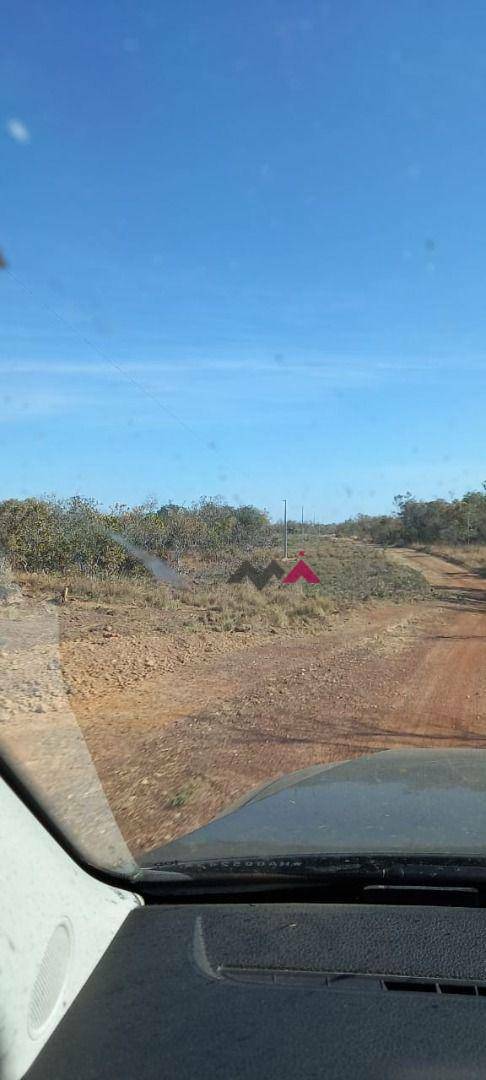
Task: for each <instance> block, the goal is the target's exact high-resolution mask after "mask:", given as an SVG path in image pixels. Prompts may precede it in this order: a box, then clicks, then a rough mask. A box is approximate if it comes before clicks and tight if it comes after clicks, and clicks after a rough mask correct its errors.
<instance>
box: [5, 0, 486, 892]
mask: <svg viewBox="0 0 486 1080" xmlns="http://www.w3.org/2000/svg"><path fill="white" fill-rule="evenodd" d="M4 24H5V26H6V28H7V29H6V32H5V35H4V37H3V40H2V43H1V46H0V54H1V61H2V84H3V96H2V101H3V104H2V117H1V124H0V127H1V131H0V138H1V142H2V189H3V210H4V212H3V215H2V225H1V232H0V304H1V309H2V316H1V321H2V335H1V340H0V372H1V382H2V394H1V410H2V439H3V453H2V455H1V458H0V753H1V754H2V755H3V756H4V757H5V758H6V759H7V760H8V761H10V762H13V763H14V768H15V769H16V770H17V771H18V772H19V773H20V774H21V776H22V777H23V779H24V783H26V784H27V786H28V787H29V788H30V789H31V791H32V792H33V793H34V794H35V795H36V797H37V798H38V799H39V800H40V801H41V802H42V803H43V805H44V807H45V808H46V809H47V811H48V813H49V814H50V815H51V817H52V819H53V820H54V821H56V822H57V824H58V825H59V826H60V827H61V829H62V830H63V831H64V832H65V833H66V835H67V836H68V837H69V838H70V840H71V843H73V844H74V845H75V847H76V848H77V849H78V850H79V851H80V853H82V855H83V857H84V858H86V859H88V861H90V862H91V863H93V864H96V865H98V866H102V867H106V868H107V869H116V870H117V871H119V872H122V873H126V874H131V873H134V872H136V869H137V867H138V866H139V865H142V866H143V867H145V868H150V867H153V866H159V867H163V866H169V865H171V864H172V863H174V862H177V861H178V860H179V861H186V862H190V860H191V859H197V858H202V854H201V852H203V854H204V858H205V859H211V858H214V859H218V858H220V857H221V858H222V857H224V858H225V859H228V858H229V859H231V858H232V857H233V856H234V858H235V859H237V858H238V857H239V855H241V854H242V853H243V854H244V856H245V858H250V857H251V856H252V855H255V856H258V857H265V856H274V855H275V854H276V853H278V854H279V856H282V857H284V856H285V855H289V856H292V855H296V854H298V853H300V854H302V853H304V854H305V853H306V852H314V853H316V852H321V853H322V854H323V855H325V854H326V853H331V852H351V853H352V852H357V851H369V852H371V853H372V852H374V851H381V852H401V853H403V854H407V853H412V852H417V851H419V852H422V853H432V854H433V853H439V852H446V853H447V852H448V853H450V854H457V853H464V854H468V855H470V854H474V855H480V856H482V855H485V854H486V848H485V841H484V839H483V837H484V836H486V831H485V830H484V829H482V824H481V823H482V821H483V818H484V816H485V811H484V806H485V799H484V790H483V788H484V781H483V777H484V771H483V757H482V753H483V752H484V750H486V737H485V733H486V701H485V688H486V687H485V678H486V676H485V671H486V666H485V663H484V660H485V658H486V626H485V622H484V621H483V620H484V619H485V612H486V607H485V600H486V473H485V471H484V463H483V462H482V456H481V449H482V445H483V441H484V438H483V429H484V416H483V413H484V397H483V395H484V389H485V382H486V370H485V361H484V348H485V340H484V314H483V306H484V297H483V292H484V290H483V278H484V271H485V267H486V261H485V253H484V244H483V228H484V227H485V222H486V218H485V210H484V195H483V192H484V187H485V181H486V159H485V153H484V149H483V147H484V137H483V119H484V113H485V106H486V61H485V58H484V50H483V49H482V41H483V38H484V31H485V30H486V12H484V11H482V10H481V6H480V5H477V4H475V3H468V2H466V3H464V4H462V5H458V4H457V3H452V2H449V0H440V2H438V0H437V2H435V0H433V2H431V3H428V4H427V5H424V4H423V3H418V2H415V0H411V2H409V3H407V4H390V3H388V2H385V0H353V2H351V3H346V4H342V3H339V2H337V0H326V2H324V0H322V2H321V0H298V2H297V0H278V2H277V0H258V2H254V0H249V2H247V3H245V4H241V3H238V2H233V0H229V2H222V0H207V2H206V3H204V4H201V3H200V2H197V0H182V2H181V3H179V4H176V5H173V4H168V3H161V2H160V0H144V2H143V3H142V4H140V3H135V0H125V2H124V3H123V4H122V5H120V4H119V3H115V2H114V0H100V2H99V3H97V4H94V5H90V4H82V3H80V2H79V0H65V2H64V3H58V2H57V0H55V2H53V3H49V4H47V5H46V4H40V5H39V4H30V3H25V2H23V0H21V2H20V3H19V2H16V3H13V2H10V0H7V11H6V17H5V20H4ZM308 769H311V770H312V772H311V774H307V772H306V770H308ZM302 770H304V773H303V774H302V775H300V776H297V777H291V778H290V779H288V774H289V773H294V772H296V771H298V772H299V773H302ZM267 784H271V785H272V786H271V787H270V788H269V789H268V790H265V789H264V786H265V785H267ZM275 785H276V786H275ZM262 788H263V789H262ZM255 789H260V790H258V792H257V795H256V796H255V797H254V798H253V797H251V793H252V792H254V791H255ZM250 797H251V802H250V803H248V799H249V798H250ZM242 802H243V803H245V805H244V806H240V809H239V810H238V809H237V810H234V809H233V808H234V807H235V806H236V805H238V804H241V803H242ZM293 808H294V809H293ZM294 811H295V812H294ZM221 814H224V815H225V816H224V817H222V818H220V820H219V821H215V819H216V818H218V815H221ZM484 824H485V826H486V820H485V821H484ZM206 826H207V831H205V832H203V833H198V835H197V837H195V838H194V837H192V836H191V834H192V833H193V832H194V830H198V829H205V827H206Z"/></svg>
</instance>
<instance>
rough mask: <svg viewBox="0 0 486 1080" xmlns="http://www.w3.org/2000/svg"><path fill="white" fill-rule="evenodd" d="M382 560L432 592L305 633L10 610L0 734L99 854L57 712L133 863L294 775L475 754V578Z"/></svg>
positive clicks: (140, 616)
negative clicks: (358, 761)
mask: <svg viewBox="0 0 486 1080" xmlns="http://www.w3.org/2000/svg"><path fill="white" fill-rule="evenodd" d="M390 558H394V559H399V560H401V561H404V562H407V563H408V564H409V565H411V566H413V567H415V568H416V569H418V570H420V571H421V572H422V573H423V574H424V575H425V576H426V578H427V580H428V581H429V582H430V584H431V585H432V587H433V589H434V593H433V597H432V598H431V599H426V600H418V601H411V602H408V601H407V602H403V603H393V602H391V601H386V602H385V601H368V602H366V603H361V604H359V605H358V606H356V607H355V608H354V609H353V610H352V611H351V612H348V614H347V615H343V614H342V613H341V614H339V613H336V614H335V616H330V617H329V619H328V621H327V627H326V629H325V630H323V631H319V633H318V634H309V633H306V632H300V633H297V632H296V633H292V632H290V631H287V632H286V633H285V632H282V633H277V632H274V633H273V634H272V633H263V632H262V633H260V632H259V633H252V634H250V635H246V636H245V635H241V634H226V635H224V634H215V633H213V632H211V631H208V633H207V634H204V633H203V634H192V635H186V636H184V635H183V634H182V633H181V632H180V631H178V632H174V631H172V630H170V629H169V631H167V629H166V628H165V627H164V626H163V625H161V626H158V625H157V620H159V622H160V618H161V616H160V615H157V613H154V614H153V615H152V616H151V618H152V622H150V620H149V616H148V615H147V613H146V612H144V611H143V609H140V611H138V612H137V611H134V612H132V613H131V614H130V613H127V612H125V611H123V610H120V611H117V610H113V611H109V610H108V609H107V608H106V607H105V609H104V610H97V609H96V610H95V609H93V607H91V608H90V607H89V605H88V606H87V605H83V604H82V603H78V602H73V603H72V604H71V605H68V606H67V607H66V608H65V609H62V611H61V612H60V615H59V617H58V615H57V614H56V612H57V611H59V609H56V607H55V605H54V606H52V605H50V604H46V603H44V602H41V603H39V602H38V601H36V600H35V598H30V599H29V597H26V598H24V600H23V603H22V605H20V607H19V609H18V610H17V608H15V610H13V611H12V612H10V613H9V611H6V612H5V613H4V615H5V618H4V622H3V625H2V631H3V635H4V648H3V649H2V650H0V667H1V669H2V681H3V684H4V686H5V688H6V690H5V694H6V696H5V697H4V698H3V701H0V706H2V714H1V722H2V739H3V741H4V743H5V745H7V744H8V745H10V747H11V749H12V751H13V752H15V751H18V750H19V748H20V756H21V757H22V759H23V760H25V759H26V754H27V757H28V758H29V759H30V760H29V761H27V762H26V763H27V764H29V765H30V767H31V768H32V771H33V773H34V775H39V776H40V775H41V773H43V775H44V779H45V781H46V783H47V785H48V787H49V790H50V791H51V799H52V800H54V802H55V801H56V800H57V801H58V803H59V806H60V809H61V810H62V812H63V813H64V811H65V809H66V806H69V807H70V813H71V818H72V822H73V827H74V831H75V833H76V832H77V826H78V823H79V821H82V822H83V829H84V830H86V813H87V810H86V808H87V805H88V802H87V799H88V800H89V805H90V806H91V821H92V829H91V839H90V844H91V845H92V844H93V837H94V838H97V839H99V844H100V847H101V856H100V857H101V858H103V853H104V852H105V851H106V845H107V836H108V834H109V825H108V823H107V813H106V812H105V811H104V810H103V801H102V793H101V789H100V790H99V791H98V792H97V791H96V784H94V785H93V783H92V782H91V781H90V780H89V770H87V769H86V767H85V765H83V761H84V757H83V754H86V749H85V747H84V748H83V746H82V740H81V741H80V737H79V728H78V726H77V724H76V722H75V719H74V717H76V719H77V721H78V724H79V727H80V728H81V730H82V732H83V734H84V736H85V739H86V743H87V745H88V748H89V751H90V752H91V755H92V758H93V760H94V762H95V764H96V768H97V770H98V773H99V776H100V777H101V781H102V784H103V787H104V789H105V792H106V794H107V796H108V799H109V802H110V805H111V807H112V809H113V810H114V812H115V815H116V818H117V821H118V823H119V825H120V828H121V830H122V832H123V835H124V837H125V840H126V841H127V843H128V844H129V846H130V848H131V849H132V851H137V850H138V851H140V850H144V849H145V850H146V849H148V848H150V847H152V846H156V845H158V844H162V843H163V842H164V841H165V840H168V839H170V838H172V837H175V836H177V835H178V834H180V833H183V832H187V831H189V830H190V829H191V828H195V827H196V826H198V825H201V824H203V823H204V822H205V821H208V820H210V819H211V818H212V817H214V815H215V814H216V813H217V812H218V811H219V810H221V809H222V808H223V807H225V806H228V805H229V804H231V802H233V801H234V800H235V799H237V798H238V797H240V796H241V795H242V794H244V793H245V792H247V791H249V790H251V789H252V788H253V787H255V786H257V785H258V784H260V783H262V782H263V781H265V780H269V779H271V778H275V777H277V776H279V775H282V774H283V773H285V772H289V771H292V770H294V769H298V768H303V767H305V766H307V765H311V764H315V763H318V762H329V761H340V760H343V759H346V758H349V757H353V756H356V755H360V754H366V753H371V752H373V751H376V750H380V749H386V748H389V747H400V746H401V747H403V746H415V747H420V746H429V747H430V746H433V747H438V748H439V747H445V746H471V745H472V746H483V747H484V746H486V580H482V579H481V578H480V577H479V576H476V575H473V574H470V573H467V572H466V571H465V570H464V569H461V568H460V567H458V566H455V565H453V564H451V563H448V562H446V561H445V560H444V559H440V558H437V557H436V556H430V555H425V554H421V553H417V552H413V551H411V552H409V551H401V552H394V553H390ZM7 616H9V617H7ZM58 618H59V620H60V633H61V645H60V651H59V648H58V646H57V645H56V640H57V638H56V635H57V633H58V631H57V630H56V627H57V626H58ZM107 620H108V621H107ZM2 665H3V666H2ZM66 687H67V690H68V694H66ZM63 739H64V743H63ZM108 817H109V815H108ZM100 823H101V824H102V828H101V825H100ZM113 843H114V844H115V846H116V838H114V839H113Z"/></svg>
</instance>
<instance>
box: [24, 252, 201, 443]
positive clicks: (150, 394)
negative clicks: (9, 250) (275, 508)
mask: <svg viewBox="0 0 486 1080" xmlns="http://www.w3.org/2000/svg"><path fill="white" fill-rule="evenodd" d="M3 269H4V273H6V274H8V276H9V277H10V278H11V279H12V281H14V282H15V283H16V285H19V286H20V288H21V289H23V290H24V292H26V293H27V295H28V296H30V297H31V298H32V299H33V301H34V303H36V304H38V306H39V307H40V308H43V309H44V311H46V312H47V313H48V314H49V315H51V316H52V317H53V318H54V319H57V321H58V322H59V323H61V324H62V325H63V326H66V327H67V329H68V330H70V331H71V332H72V333H73V334H75V335H76V336H77V337H78V338H79V340H80V341H83V342H84V344H85V345H87V346H88V347H89V348H90V349H92V350H93V352H95V353H96V354H97V356H99V357H100V359H101V360H103V362H104V363H105V364H109V365H110V366H111V367H112V368H114V370H115V371H117V372H118V374H119V375H121V376H122V378H123V379H125V380H126V381H127V382H129V383H131V384H132V386H134V387H135V388H136V389H137V390H138V391H139V392H140V393H141V394H144V395H145V397H147V398H150V400H151V401H154V402H155V404H156V405H158V406H159V408H161V409H162V410H163V411H164V412H165V413H166V414H167V416H170V417H171V419H172V420H175V422H176V423H178V424H180V425H181V427H183V428H184V429H185V431H187V432H189V434H190V435H192V436H193V437H194V438H195V439H197V440H198V442H200V443H202V445H203V446H204V447H205V449H206V450H212V451H215V452H216V453H217V450H216V447H213V446H211V445H210V444H209V443H207V442H206V441H205V440H204V439H202V438H201V436H200V435H199V434H198V432H197V431H196V430H195V428H193V427H191V425H190V424H188V423H187V422H186V421H185V420H183V419H182V417H181V416H178V414H177V413H175V412H174V411H173V410H172V409H171V408H170V406H169V405H166V403H165V401H164V400H163V399H162V398H160V397H159V395H158V394H156V393H155V392H154V391H153V390H151V389H150V387H148V386H146V385H145V383H142V382H140V381H139V380H138V379H134V378H133V376H132V375H130V373H129V372H128V371H126V370H125V368H124V367H123V365H122V364H120V363H118V361H116V360H113V359H112V358H111V356H108V355H107V354H106V353H105V352H104V351H103V349H100V347H99V345H96V343H95V342H94V341H91V339H90V338H88V337H86V334H83V333H82V331H81V330H79V329H78V327H77V326H75V325H74V324H73V323H71V322H70V321H69V319H66V318H65V317H64V315H60V314H59V312H58V311H57V310H56V308H53V307H51V305H50V304H47V303H46V302H45V300H39V299H38V298H37V296H36V295H35V293H34V290H33V289H32V288H31V286H30V285H26V284H25V282H24V281H22V280H21V279H20V278H19V277H17V275H16V274H13V273H12V271H11V270H10V268H9V267H8V266H5V267H4V268H3Z"/></svg>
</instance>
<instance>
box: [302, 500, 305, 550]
mask: <svg viewBox="0 0 486 1080" xmlns="http://www.w3.org/2000/svg"><path fill="white" fill-rule="evenodd" d="M304 544H305V533H304V507H302V547H303V546H304Z"/></svg>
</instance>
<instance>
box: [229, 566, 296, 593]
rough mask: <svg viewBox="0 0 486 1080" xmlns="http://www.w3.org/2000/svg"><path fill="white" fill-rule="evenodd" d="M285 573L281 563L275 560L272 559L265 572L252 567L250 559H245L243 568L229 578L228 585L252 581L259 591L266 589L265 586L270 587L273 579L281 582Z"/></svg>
mask: <svg viewBox="0 0 486 1080" xmlns="http://www.w3.org/2000/svg"><path fill="white" fill-rule="evenodd" d="M284 573H285V570H282V567H281V566H280V563H278V562H277V561H276V560H275V559H272V561H271V562H269V564H268V566H265V568H264V569H263V570H258V569H257V568H256V567H255V566H252V564H251V562H248V559H245V562H242V564H241V566H239V567H238V569H237V570H235V572H234V574H232V575H231V577H229V578H228V583H229V584H230V585H235V584H240V583H241V582H242V581H252V582H253V584H254V585H255V587H256V588H257V589H264V588H265V585H268V582H269V581H271V579H272V578H273V577H275V578H278V579H279V580H280V579H281V578H283V576H284Z"/></svg>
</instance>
